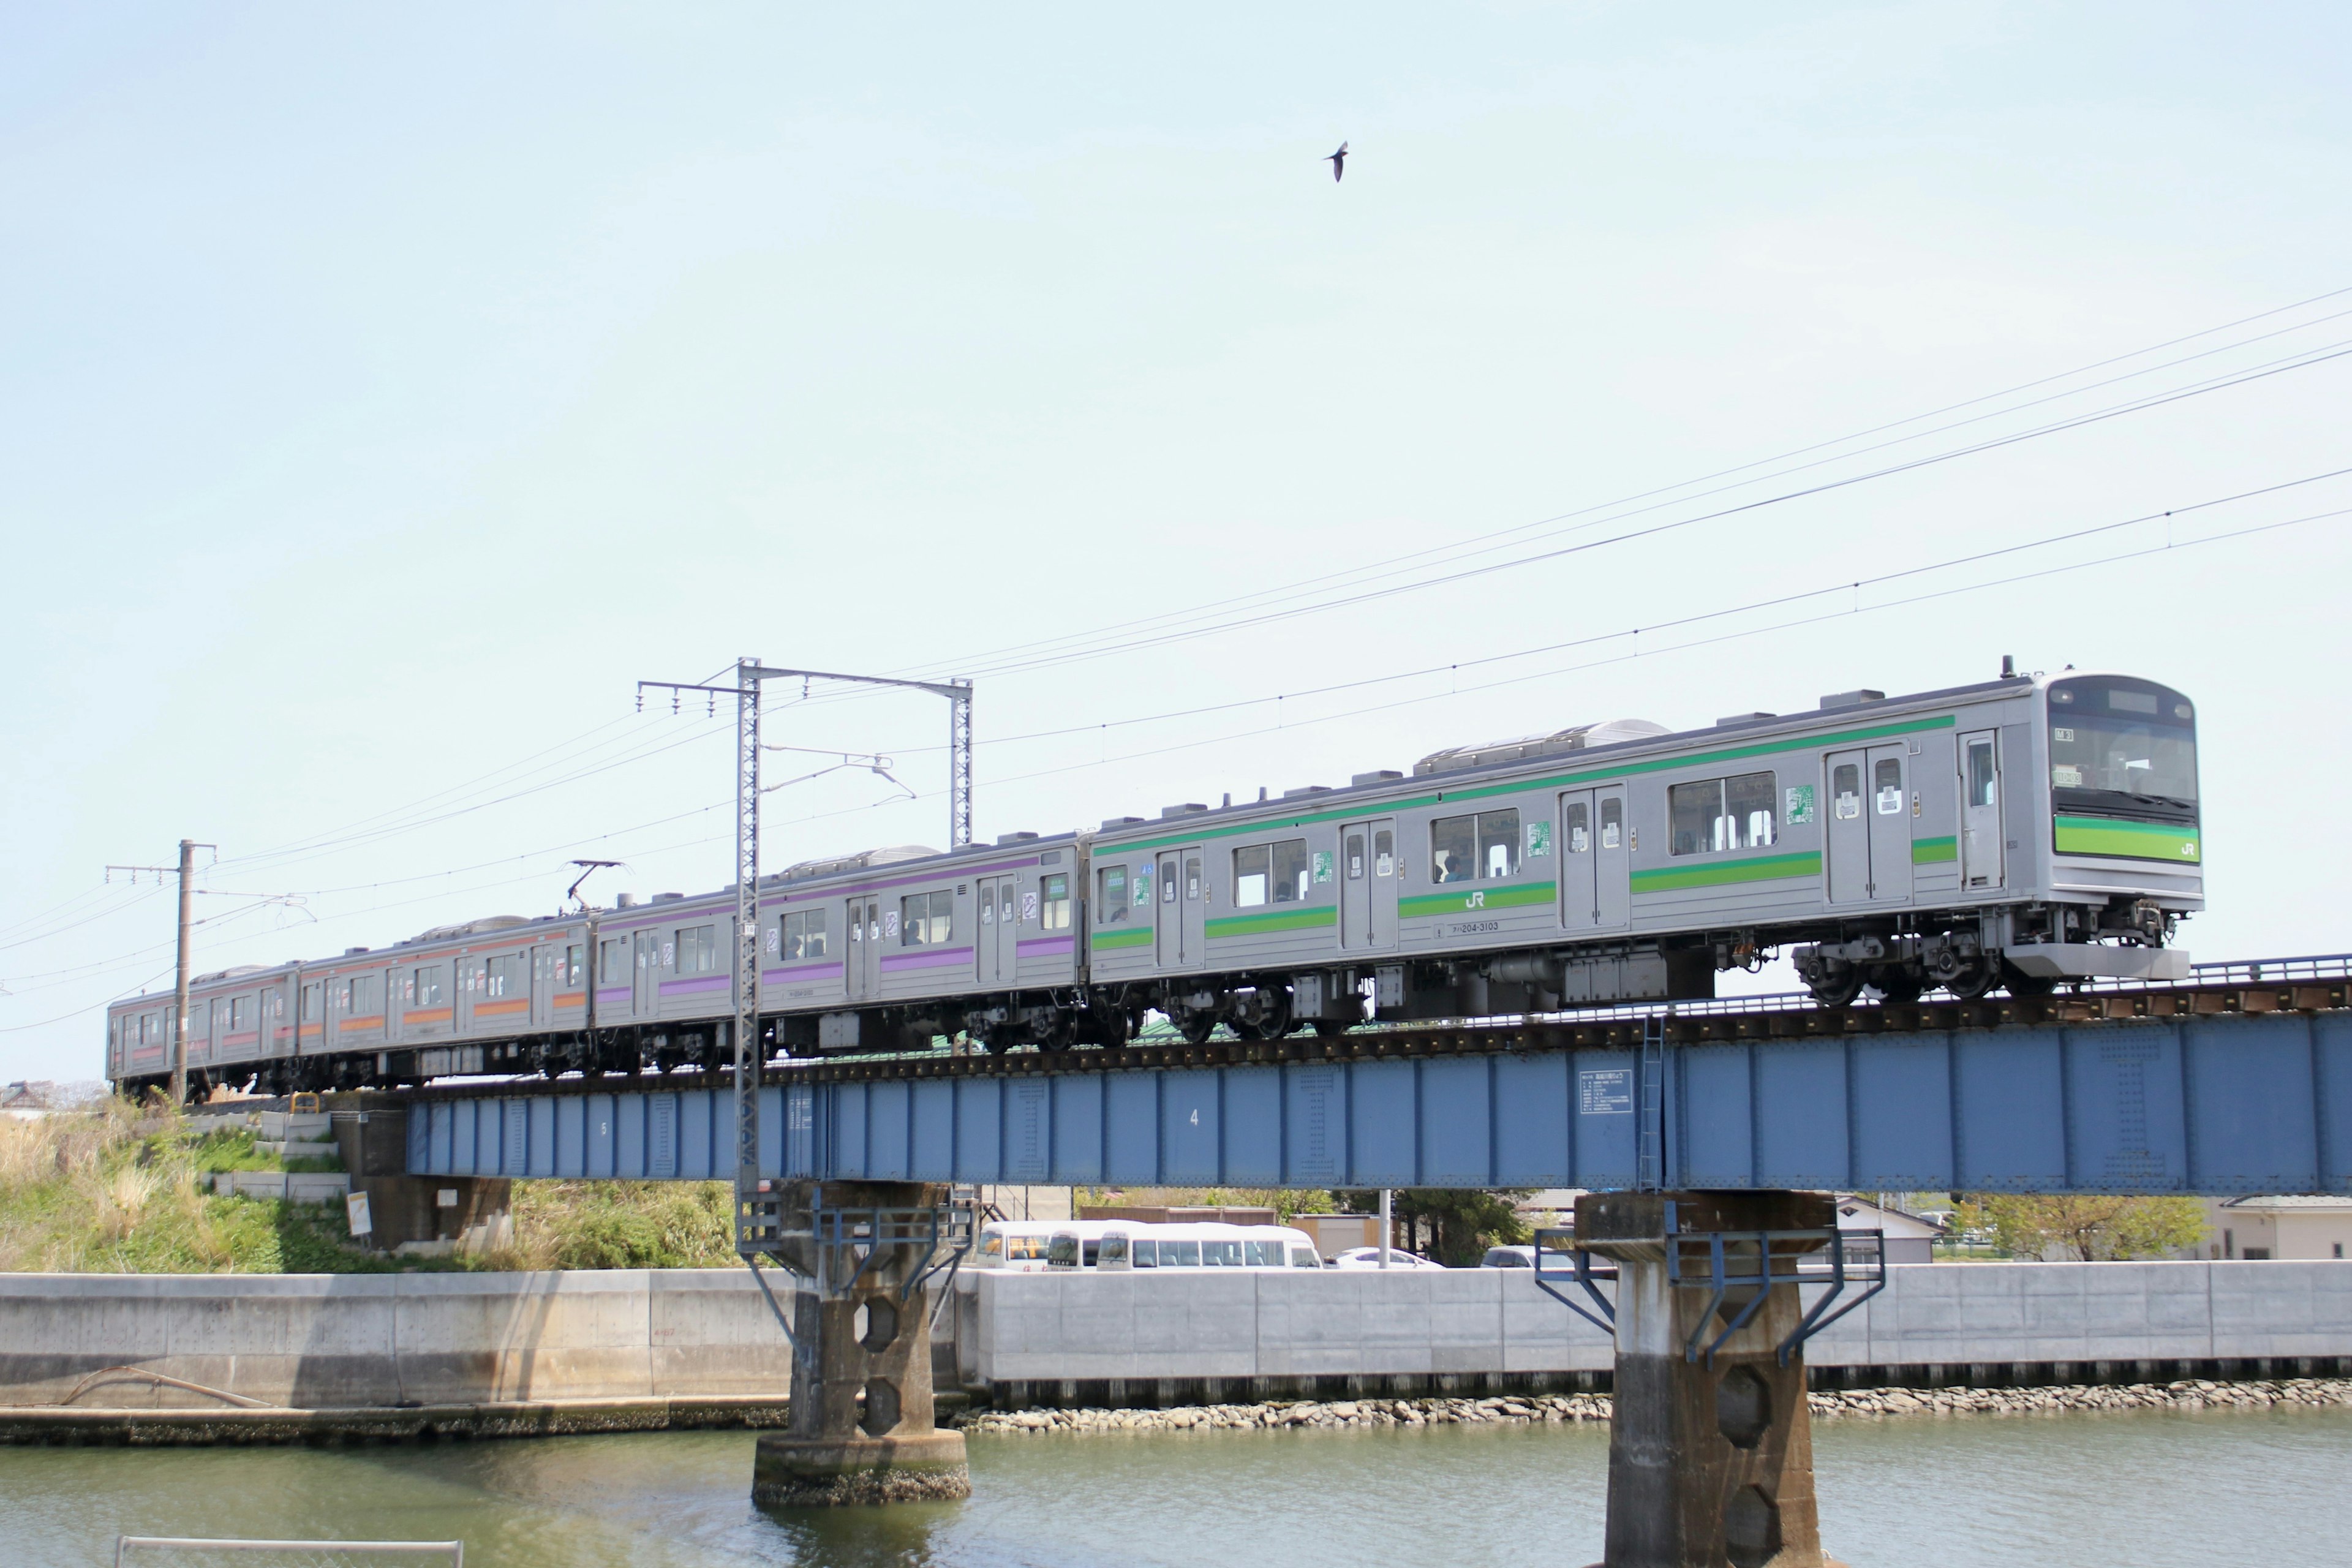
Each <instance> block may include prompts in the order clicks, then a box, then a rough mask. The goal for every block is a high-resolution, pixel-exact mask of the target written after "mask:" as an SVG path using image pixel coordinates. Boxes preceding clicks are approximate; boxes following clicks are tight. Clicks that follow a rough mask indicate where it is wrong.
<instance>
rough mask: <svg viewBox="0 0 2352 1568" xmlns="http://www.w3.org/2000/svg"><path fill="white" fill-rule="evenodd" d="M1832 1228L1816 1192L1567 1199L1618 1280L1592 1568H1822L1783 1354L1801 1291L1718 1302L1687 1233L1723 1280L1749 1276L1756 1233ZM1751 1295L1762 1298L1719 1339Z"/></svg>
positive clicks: (1800, 1374) (1808, 1446) (1799, 1360)
mask: <svg viewBox="0 0 2352 1568" xmlns="http://www.w3.org/2000/svg"><path fill="white" fill-rule="evenodd" d="M1836 1223H1837V1216H1836V1215H1835V1213H1834V1212H1833V1211H1832V1205H1831V1200H1830V1199H1829V1198H1828V1197H1827V1196H1826V1195H1824V1194H1813V1193H1769V1192H1768V1193H1720V1192H1718V1193H1595V1194H1586V1195H1585V1196H1583V1197H1581V1198H1580V1199H1578V1200H1577V1205H1576V1231H1577V1238H1578V1240H1579V1241H1580V1243H1582V1244H1583V1245H1584V1246H1585V1247H1588V1248H1589V1249H1590V1250H1591V1251H1592V1252H1594V1253H1596V1254H1599V1255H1601V1256H1603V1257H1608V1258H1614V1259H1615V1260H1616V1261H1617V1266H1618V1270H1619V1273H1618V1284H1617V1298H1616V1330H1617V1336H1616V1337H1617V1342H1616V1352H1617V1355H1616V1373H1615V1378H1614V1382H1615V1393H1616V1405H1615V1415H1614V1418H1613V1419H1612V1422H1611V1424H1610V1432H1609V1518H1608V1526H1607V1534H1606V1542H1607V1545H1606V1556H1605V1557H1604V1558H1603V1560H1602V1568H1722V1565H1723V1564H1725V1563H1730V1564H1731V1565H1732V1568H1823V1565H1824V1563H1825V1562H1826V1560H1825V1559H1824V1558H1823V1557H1822V1542H1821V1529H1820V1524H1819V1521H1818V1520H1817V1518H1816V1514H1815V1509H1814V1502H1813V1446H1812V1427H1811V1421H1810V1419H1809V1417H1808V1416H1807V1414H1806V1409H1805V1365H1804V1356H1803V1352H1802V1347H1801V1346H1799V1347H1798V1349H1797V1350H1796V1351H1795V1352H1793V1353H1791V1354H1790V1356H1789V1357H1788V1359H1787V1362H1786V1363H1785V1364H1784V1363H1782V1360H1781V1358H1780V1353H1779V1352H1780V1346H1781V1345H1782V1344H1784V1343H1786V1342H1788V1341H1789V1339H1790V1335H1791V1334H1792V1333H1793V1332H1794V1331H1795V1330H1796V1328H1797V1325H1798V1321H1799V1320H1800V1318H1801V1316H1802V1308H1801V1304H1800V1302H1799V1300H1798V1289H1797V1286H1796V1284H1795V1283H1794V1282H1793V1280H1792V1281H1790V1283H1787V1284H1781V1285H1772V1286H1769V1287H1755V1286H1750V1287H1747V1288H1745V1289H1742V1288H1739V1287H1736V1286H1735V1287H1734V1288H1733V1289H1730V1290H1729V1291H1727V1293H1725V1294H1724V1295H1723V1296H1722V1297H1720V1298H1719V1299H1718V1298H1717V1295H1716V1293H1715V1291H1714V1289H1712V1288H1711V1287H1710V1286H1709V1285H1708V1284H1707V1283H1706V1279H1707V1274H1706V1268H1705V1266H1704V1264H1703V1263H1702V1264H1701V1266H1700V1267H1699V1268H1696V1269H1695V1268H1694V1261H1695V1259H1696V1260H1703V1259H1705V1258H1706V1256H1707V1249H1706V1246H1705V1245H1704V1244H1703V1243H1699V1242H1698V1240H1697V1238H1699V1237H1706V1236H1709V1235H1714V1234H1722V1235H1724V1236H1726V1237H1727V1242H1726V1246H1725V1253H1726V1256H1727V1274H1728V1275H1729V1277H1731V1278H1737V1277H1738V1275H1739V1274H1741V1273H1747V1274H1749V1275H1756V1274H1758V1273H1759V1252H1760V1249H1761V1246H1762V1244H1761V1243H1759V1240H1758V1239H1756V1237H1755V1236H1754V1233H1756V1232H1762V1231H1806V1230H1822V1231H1826V1230H1829V1229H1832V1228H1833V1227H1834V1226H1835V1225H1836ZM1743 1231H1744V1232H1748V1233H1749V1236H1748V1238H1747V1239H1745V1240H1742V1239H1738V1233H1740V1232H1743ZM1797 1245H1798V1246H1800V1247H1801V1246H1802V1245H1803V1244H1797ZM1670 1253H1678V1256H1679V1261H1680V1271H1681V1275H1682V1278H1681V1280H1680V1282H1676V1281H1675V1280H1674V1279H1671V1278H1670V1268H1669V1254H1670ZM1790 1263H1793V1258H1789V1259H1787V1260H1786V1261H1785V1262H1783V1263H1782V1264H1781V1265H1780V1267H1783V1268H1785V1267H1787V1266H1788V1264H1790ZM1775 1271H1778V1270H1777V1269H1776V1270H1775ZM1695 1272H1696V1273H1697V1274H1698V1280H1697V1281H1696V1282H1694V1279H1693V1278H1692V1277H1693V1274H1694V1273H1695ZM1759 1289H1761V1290H1762V1293H1763V1296H1764V1300H1762V1302H1761V1303H1760V1304H1757V1305H1756V1306H1755V1310H1754V1311H1753V1313H1752V1314H1751V1315H1749V1316H1748V1319H1747V1321H1745V1322H1744V1323H1741V1324H1740V1326H1739V1327H1738V1329H1737V1330H1736V1331H1732V1332H1731V1333H1730V1334H1729V1336H1728V1337H1727V1338H1726V1337H1724V1335H1725V1331H1726V1330H1727V1329H1730V1328H1731V1326H1732V1324H1733V1322H1734V1321H1737V1320H1738V1317H1739V1314H1740V1313H1741V1312H1742V1311H1743V1310H1746V1309H1747V1308H1748V1307H1749V1306H1750V1305H1751V1304H1754V1303H1755V1298H1756V1296H1757V1294H1758V1293H1759ZM1694 1344H1696V1347H1697V1353H1696V1356H1694V1354H1693V1352H1692V1347H1693V1346H1694ZM1710 1347H1712V1353H1709V1350H1710Z"/></svg>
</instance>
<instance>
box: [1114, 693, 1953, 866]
mask: <svg viewBox="0 0 2352 1568" xmlns="http://www.w3.org/2000/svg"><path fill="white" fill-rule="evenodd" d="M1958 722H1959V721H1958V719H1956V718H1954V717H1953V716H1952V715H1951V714H1948V713H1944V714H1937V715H1930V716H1923V717H1920V718H1917V719H1906V720H1902V721H1898V722H1896V723H1893V724H1879V725H1874V726H1872V727H1870V728H1868V729H1862V730H1840V731H1836V732H1835V733H1833V734H1827V735H1790V736H1788V737H1786V738H1785V739H1782V740H1778V741H1766V742H1760V743H1759V744H1756V745H1751V746H1726V747H1717V748H1716V749H1714V750H1711V751H1705V752H1685V753H1684V754H1682V755H1679V756H1671V757H1654V758H1651V759H1650V760H1648V761H1646V762H1639V763H1634V762H1626V763H1616V764H1615V765H1614V766H1612V767H1604V768H1591V769H1587V770H1585V771H1583V772H1581V773H1552V774H1549V776H1547V777H1544V778H1537V779H1515V780H1513V781H1512V782H1510V783H1509V784H1480V785H1478V786H1476V787H1475V788H1472V789H1446V790H1437V791H1434V792H1433V793H1431V794H1428V795H1413V796H1412V797H1410V798H1408V799H1404V800H1382V799H1381V798H1380V797H1379V796H1377V795H1373V796H1370V798H1368V799H1365V800H1362V801H1359V802H1356V803H1354V804H1351V805H1344V806H1341V807H1340V808H1339V809H1338V810H1336V811H1311V812H1304V813H1301V814H1300V815H1299V816H1282V817H1271V818H1269V817H1259V818H1258V819H1256V820H1255V821H1253V822H1244V823H1240V824H1238V825H1236V826H1231V827H1208V826H1202V827H1196V828H1194V829H1193V830H1192V831H1191V832H1189V833H1169V834H1162V835H1160V836H1159V837H1153V838H1142V839H1138V840H1135V841H1134V842H1132V843H1127V844H1105V843H1103V842H1101V837H1103V836H1097V841H1096V847H1095V851H1094V853H1095V855H1096V857H1097V863H1109V862H1113V861H1116V860H1117V859H1118V858H1119V857H1120V856H1122V855H1135V854H1139V853H1141V852H1143V851H1145V850H1148V849H1161V848H1166V847H1170V846H1172V845H1183V844H1198V843H1200V842H1201V841H1202V840H1203V839H1208V838H1231V837H1235V836H1236V835H1239V834H1245V833H1268V832H1276V831H1279V830H1280V829H1282V828H1285V827H1305V826H1308V825H1310V824H1312V823H1318V822H1346V821H1349V819H1351V818H1352V819H1354V820H1356V821H1359V822H1360V821H1365V820H1368V819H1370V818H1371V817H1375V816H1388V815H1389V814H1390V813H1391V812H1398V811H1412V810H1414V809H1416V808H1417V807H1420V806H1424V805H1438V804H1440V803H1441V802H1445V801H1455V800H1486V799H1488V798H1490V797H1492V796H1495V795H1524V794H1527V793H1528V792H1529V791H1531V790H1543V789H1566V788H1573V787H1574V786H1575V785H1578V784H1609V783H1612V782H1614V781H1616V780H1619V779H1627V778H1632V777H1633V776H1634V775H1635V774H1638V773H1670V772H1672V771H1673V770H1675V769H1676V768H1698V767H1706V766H1708V765H1709V764H1711V763H1733V762H1738V761H1740V760H1742V759H1743V758H1747V757H1768V756H1770V755H1772V754H1773V753H1775V752H1811V751H1816V750H1821V749H1824V748H1831V747H1837V746H1847V745H1853V744H1856V743H1858V742H1864V741H1884V740H1892V739H1893V738H1894V737H1895V736H1897V735H1909V734H1915V733H1916V732H1917V731H1922V730H1949V729H1952V728H1953V727H1954V726H1956V725H1957V724H1958Z"/></svg>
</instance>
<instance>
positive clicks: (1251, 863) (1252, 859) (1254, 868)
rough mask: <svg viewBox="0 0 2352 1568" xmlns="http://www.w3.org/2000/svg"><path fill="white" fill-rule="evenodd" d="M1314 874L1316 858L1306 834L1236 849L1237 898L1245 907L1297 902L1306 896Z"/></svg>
mask: <svg viewBox="0 0 2352 1568" xmlns="http://www.w3.org/2000/svg"><path fill="white" fill-rule="evenodd" d="M1313 878H1314V867H1313V862H1312V860H1311V859H1310V858H1309V857H1308V856H1307V840H1305V839H1304V838H1286V839H1284V840H1283V841H1282V842H1281V843H1279V844H1259V845H1254V846H1252V847H1249V848H1247V849H1236V850H1234V904H1235V905H1237V906H1239V907H1240V908H1242V909H1249V908H1252V907H1253V906H1255V905H1258V904H1267V903H1273V904H1295V903H1297V902H1298V901H1299V900H1302V899H1304V898H1306V897H1307V889H1308V888H1309V887H1311V886H1313Z"/></svg>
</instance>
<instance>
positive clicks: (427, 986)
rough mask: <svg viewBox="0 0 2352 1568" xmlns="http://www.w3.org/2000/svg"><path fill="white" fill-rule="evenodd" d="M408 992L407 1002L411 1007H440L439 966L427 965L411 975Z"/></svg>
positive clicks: (434, 964) (435, 964)
mask: <svg viewBox="0 0 2352 1568" xmlns="http://www.w3.org/2000/svg"><path fill="white" fill-rule="evenodd" d="M409 992H410V994H409V996H408V998H407V1000H408V1001H409V1002H410V1003H411V1004H412V1005H415V1006H418V1007H437V1006H439V1005H441V966H440V965H439V964H437V963H428V964H426V965H425V966H424V967H422V968H420V969H418V970H417V971H416V972H415V973H413V974H411V975H410V976H409Z"/></svg>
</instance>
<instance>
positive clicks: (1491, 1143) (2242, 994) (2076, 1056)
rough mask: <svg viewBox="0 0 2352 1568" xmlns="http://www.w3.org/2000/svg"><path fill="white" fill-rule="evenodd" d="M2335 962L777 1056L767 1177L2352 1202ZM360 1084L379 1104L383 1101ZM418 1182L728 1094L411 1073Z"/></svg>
mask: <svg viewBox="0 0 2352 1568" xmlns="http://www.w3.org/2000/svg"><path fill="white" fill-rule="evenodd" d="M2347 992H2352V959H2346V958H2326V959H2294V960H2278V961H2270V962H2265V963H2238V964H2209V965H2200V966H2199V968H2198V969H2197V971H2196V972H2195V976H2194V978H2193V979H2192V980H2191V981H2190V983H2189V984H2184V985H2162V986H2128V985H2105V986H2100V987H2095V988H2091V989H2087V990H2084V991H2081V992H2076V993H2073V994H2061V995H2054V996H2049V997H2041V998H1996V999H1988V1000H1983V1001H1978V1002H1943V1003H1937V1002H1927V1003H1916V1004H1910V1005H1884V1006H1875V1007H1873V1006H1856V1007H1849V1008H1843V1009H1838V1010H1834V1011H1825V1010H1822V1009H1821V1008H1819V1007H1818V1006H1816V1005H1813V1004H1812V1003H1811V1002H1810V1001H1809V1000H1804V999H1801V998H1751V999H1727V1000H1720V1001H1716V1002H1711V1003H1704V1004H1696V1005H1693V1004H1685V1005H1678V1006H1675V1007H1671V1008H1662V1007H1654V1008H1628V1009H1618V1010H1613V1011H1609V1012H1603V1013H1597V1014H1591V1015H1582V1016H1564V1017H1544V1018H1529V1019H1518V1018H1514V1019H1502V1020H1486V1021H1473V1022H1465V1023H1460V1024H1455V1025H1441V1026H1401V1027H1376V1028H1368V1029H1362V1030H1358V1031H1354V1032H1350V1033H1349V1034H1346V1035H1342V1036H1339V1037H1334V1038H1328V1039H1326V1038H1318V1037H1311V1036H1307V1037H1292V1038H1286V1039H1279V1040H1256V1041H1240V1040H1234V1041H1217V1040H1213V1041H1211V1042H1209V1043H1207V1044H1205V1045H1200V1046H1191V1045H1184V1044H1181V1043H1171V1044H1168V1045H1165V1046H1155V1045H1142V1046H1136V1047H1128V1048H1126V1049H1123V1050H1115V1051H1114V1050H1091V1049H1081V1050H1069V1051H1059V1052H1035V1051H1023V1052H1016V1053H1013V1054H1008V1055H1001V1056H985V1055H969V1056H965V1055H950V1054H935V1055H929V1056H907V1057H873V1058H848V1059H835V1060H826V1061H803V1062H786V1063H782V1064H780V1065H771V1066H770V1067H768V1068H765V1069H764V1079H763V1082H762V1084H761V1089H760V1163H761V1174H762V1175H763V1176H767V1177H772V1178H778V1177H806V1178H814V1179H818V1180H824V1181H858V1180H863V1181H877V1182H954V1183H986V1184H1084V1185H1169V1186H1241V1187H1357V1188H1365V1187H1584V1188H1591V1189H1618V1188H1636V1187H1638V1188H1648V1189H1656V1188H1666V1189H1691V1188H1719V1189H1743V1190H1759V1191H1760V1190H1772V1189H1813V1190H1822V1189H1839V1190H1847V1191H1853V1190H1879V1189H1886V1190H1928V1191H1934V1190H1946V1189H1951V1190H1961V1191H1985V1192H2038V1193H2066V1192H2097V1193H2147V1194H2158V1193H2168V1194H2214V1195H2229V1194H2249V1193H2352V1000H2348V999H2347ZM371 1098H373V1097H371ZM398 1099H399V1100H401V1101H403V1102H404V1103H405V1104H406V1105H407V1106H408V1108H409V1111H410V1114H409V1120H408V1168H409V1171H410V1173H412V1174H414V1175H419V1176H425V1175H431V1176H487V1177H534V1176H567V1177H575V1178H578V1177H587V1178H598V1177H615V1178H627V1179H638V1180H643V1179H652V1180H678V1181H695V1180H729V1179H731V1178H733V1177H734V1176H735V1174H736V1169H735V1149H736V1139H735V1129H736V1113H737V1109H736V1091H735V1087H734V1084H733V1079H732V1076H731V1075H730V1074H728V1073H717V1074H696V1075H688V1074H671V1075H667V1076H658V1077H656V1076H645V1077H637V1078H623V1077H619V1076H607V1077H603V1078H596V1079H583V1078H567V1079H553V1080H545V1079H523V1080H506V1081H500V1082H495V1083H484V1082H466V1083H448V1084H438V1085H432V1086H427V1087H425V1088H423V1089H413V1090H409V1091H406V1092H404V1093H403V1094H401V1095H400V1096H399V1097H398Z"/></svg>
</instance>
